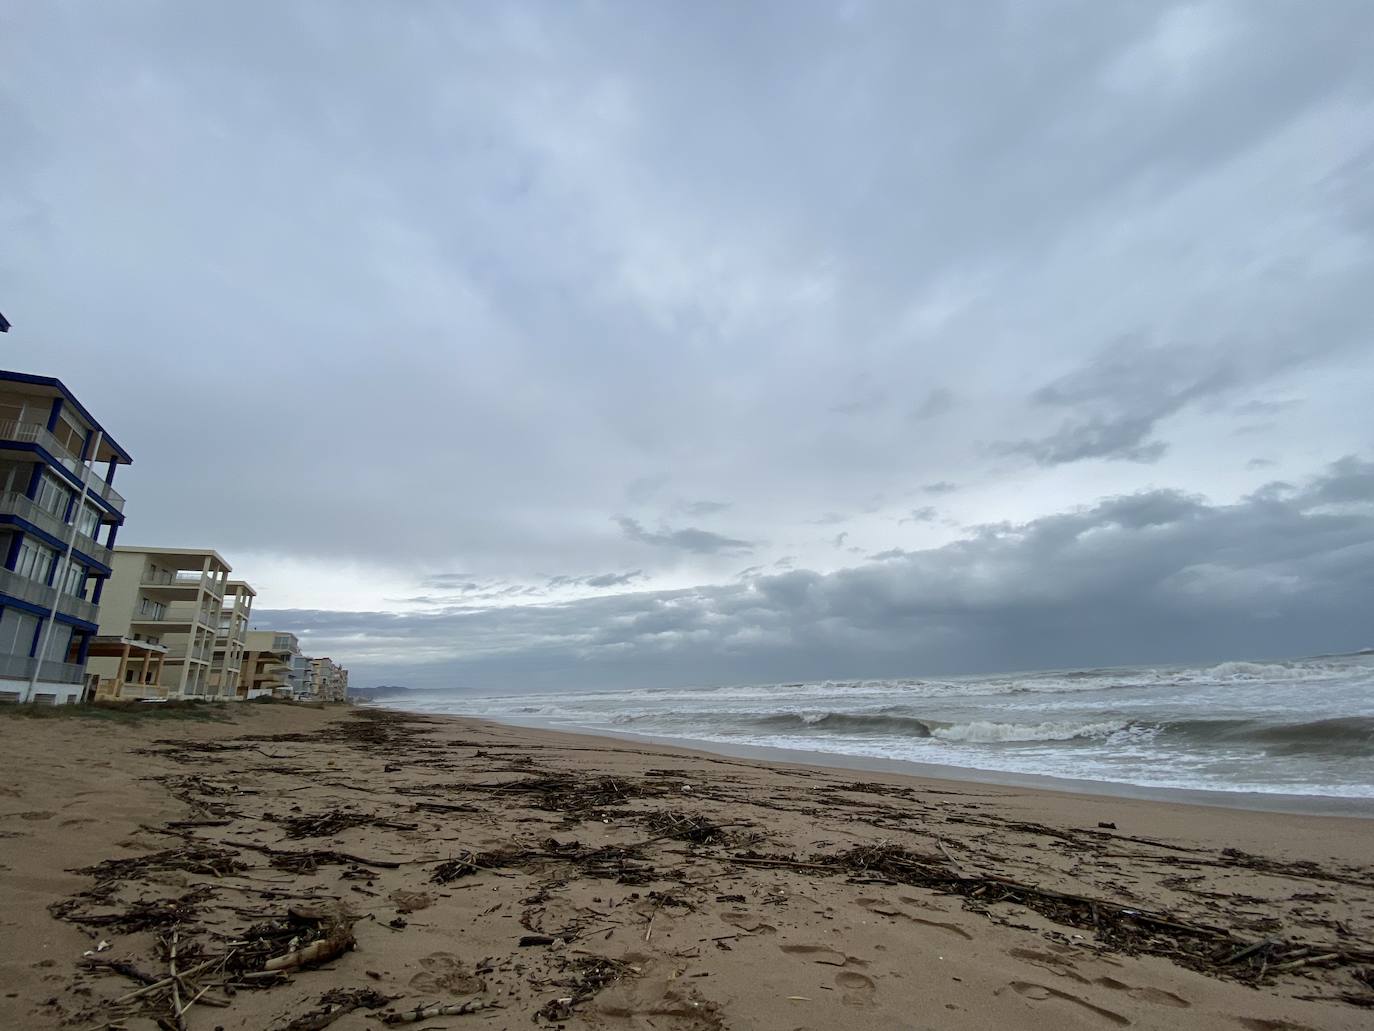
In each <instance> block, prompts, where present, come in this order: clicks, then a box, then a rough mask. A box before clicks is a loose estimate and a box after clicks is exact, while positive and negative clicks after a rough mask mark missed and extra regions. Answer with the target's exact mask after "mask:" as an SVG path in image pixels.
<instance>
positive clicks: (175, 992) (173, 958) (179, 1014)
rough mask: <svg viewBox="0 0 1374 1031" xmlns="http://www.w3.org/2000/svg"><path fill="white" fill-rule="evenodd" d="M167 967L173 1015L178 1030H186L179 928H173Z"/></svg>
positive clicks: (188, 1004)
mask: <svg viewBox="0 0 1374 1031" xmlns="http://www.w3.org/2000/svg"><path fill="white" fill-rule="evenodd" d="M167 969H168V971H169V972H170V973H171V975H172V1015H173V1017H174V1018H175V1019H176V1022H177V1031H186V1017H185V1012H186V1008H187V1007H189V1006H190V1003H187V1007H183V1006H182V1005H181V975H180V974H178V973H177V929H176V928H175V927H173V928H172V943H171V945H170V946H168V949H167Z"/></svg>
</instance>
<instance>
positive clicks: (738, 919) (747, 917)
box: [720, 913, 778, 934]
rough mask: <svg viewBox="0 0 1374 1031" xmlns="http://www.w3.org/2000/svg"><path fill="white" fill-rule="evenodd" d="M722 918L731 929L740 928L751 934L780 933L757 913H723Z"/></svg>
mask: <svg viewBox="0 0 1374 1031" xmlns="http://www.w3.org/2000/svg"><path fill="white" fill-rule="evenodd" d="M720 918H721V920H723V921H724V922H725V923H727V924H729V925H730V926H731V927H738V928H739V929H740V930H741V931H748V932H749V933H750V934H777V933H778V929H777V928H776V927H774V926H773V925H772V924H768V923H764V921H763V917H761V916H759V915H758V914H757V913H722V914H720Z"/></svg>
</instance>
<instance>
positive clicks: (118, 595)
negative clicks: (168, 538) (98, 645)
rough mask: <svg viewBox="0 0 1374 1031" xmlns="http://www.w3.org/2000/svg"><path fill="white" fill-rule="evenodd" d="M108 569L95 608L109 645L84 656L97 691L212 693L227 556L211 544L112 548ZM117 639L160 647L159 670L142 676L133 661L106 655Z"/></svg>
mask: <svg viewBox="0 0 1374 1031" xmlns="http://www.w3.org/2000/svg"><path fill="white" fill-rule="evenodd" d="M112 568H113V573H112V575H111V576H110V579H109V582H108V584H107V585H106V587H105V591H104V595H103V596H102V599H101V607H100V635H101V637H102V638H104V639H105V640H104V641H102V644H103V645H106V646H107V647H105V648H102V654H101V655H100V656H99V657H94V658H92V659H91V663H90V668H91V670H92V672H93V673H97V674H98V675H99V677H100V685H99V696H100V697H102V698H208V697H211V691H210V687H211V674H212V672H213V671H214V669H215V662H216V644H217V640H218V638H219V632H220V625H221V622H222V620H221V616H222V613H223V608H224V597H225V593H226V591H227V589H228V583H229V573H230V567H229V563H228V562H226V561H225V560H224V558H223V557H222V556H221V555H220V554H219V553H218V552H215V551H213V550H211V549H209V548H126V547H117V548H115V549H114V561H113V565H112ZM120 640H128V641H130V642H131V643H132V645H134V646H138V645H158V646H161V647H163V648H165V651H164V653H163V654H162V656H161V659H160V660H159V661H158V662H157V668H158V676H157V677H156V678H154V679H152V680H140V679H139V678H138V676H137V673H136V670H135V668H134V667H133V665H131V664H130V663H127V662H123V661H121V660H116V659H115V658H113V657H111V656H108V655H106V654H104V652H105V651H107V650H110V649H112V648H114V647H115V644H116V642H117V641H120ZM145 650H146V649H145ZM144 665H145V666H146V662H145V663H144Z"/></svg>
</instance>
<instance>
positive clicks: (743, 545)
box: [616, 516, 754, 555]
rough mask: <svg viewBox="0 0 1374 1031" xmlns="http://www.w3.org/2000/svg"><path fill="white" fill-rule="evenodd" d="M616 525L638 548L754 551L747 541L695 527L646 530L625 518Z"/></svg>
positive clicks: (712, 551) (700, 552)
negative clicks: (646, 546) (650, 546)
mask: <svg viewBox="0 0 1374 1031" xmlns="http://www.w3.org/2000/svg"><path fill="white" fill-rule="evenodd" d="M616 523H618V524H619V526H620V529H621V532H623V533H624V534H625V536H626V538H628V539H629V540H632V541H636V542H638V543H640V544H649V545H652V546H654V547H656V548H672V549H674V550H678V551H689V552H692V553H694V554H698V555H714V554H716V553H717V552H741V551H752V550H753V549H754V545H753V544H752V543H751V542H749V541H742V540H736V539H735V538H733V537H725V536H723V535H721V534H718V533H712V532H711V531H709V530H698V529H697V528H696V527H694V526H689V527H686V528H685V529H682V530H671V529H664V530H657V531H654V530H646V529H644V527H643V526H642V525H641V524H640V523H639V521H638V520H635V519H630V518H629V517H628V516H619V517H617V519H616Z"/></svg>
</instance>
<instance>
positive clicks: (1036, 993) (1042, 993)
mask: <svg viewBox="0 0 1374 1031" xmlns="http://www.w3.org/2000/svg"><path fill="white" fill-rule="evenodd" d="M1009 987H1010V988H1011V990H1012V991H1014V992H1015V993H1016V994H1017V995H1020V996H1022V997H1023V998H1026V999H1033V1000H1035V1001H1036V1002H1044V1001H1045V1000H1047V999H1062V1000H1063V1001H1064V1002H1071V1003H1073V1004H1074V1005H1075V1006H1082V1007H1083V1008H1084V1009H1085V1010H1089V1011H1090V1012H1093V1013H1096V1014H1097V1015H1098V1016H1099V1017H1105V1018H1106V1019H1107V1020H1110V1021H1111V1022H1112V1023H1113V1024H1117V1025H1119V1026H1121V1027H1126V1026H1128V1025H1129V1024H1130V1021H1129V1020H1128V1019H1126V1018H1125V1017H1123V1016H1122V1015H1121V1014H1120V1013H1114V1012H1113V1011H1111V1010H1108V1009H1103V1008H1102V1007H1101V1006H1094V1005H1093V1004H1092V1003H1090V1002H1089V1001H1088V1000H1087V999H1080V998H1079V997H1078V996H1077V995H1070V994H1069V993H1068V992H1061V991H1060V990H1059V989H1058V988H1051V987H1049V986H1048V985H1043V984H1034V983H1032V982H1030V981H1013V982H1012V983H1011V984H1010V985H1009Z"/></svg>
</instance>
